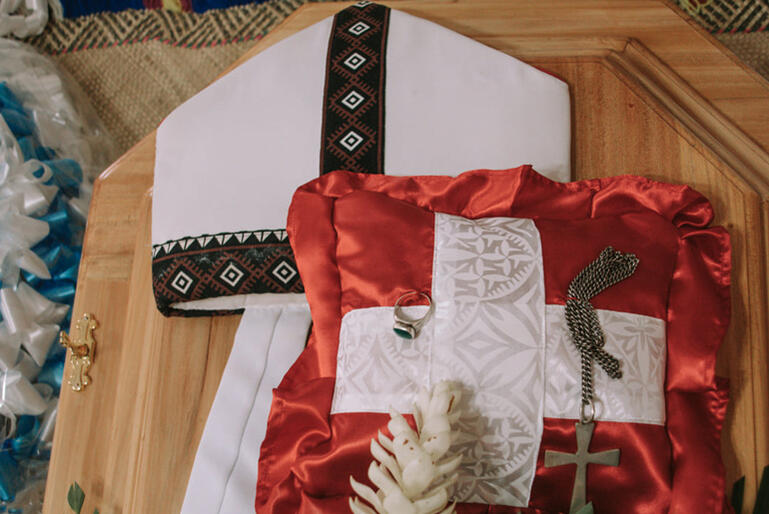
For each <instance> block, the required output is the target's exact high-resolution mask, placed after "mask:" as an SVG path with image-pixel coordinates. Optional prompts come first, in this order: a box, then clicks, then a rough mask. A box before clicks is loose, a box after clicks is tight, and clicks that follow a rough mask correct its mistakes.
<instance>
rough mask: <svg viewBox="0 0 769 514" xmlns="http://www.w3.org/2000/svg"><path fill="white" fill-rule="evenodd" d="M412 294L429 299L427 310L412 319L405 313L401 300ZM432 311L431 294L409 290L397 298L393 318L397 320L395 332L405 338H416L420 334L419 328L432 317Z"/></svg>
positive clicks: (394, 327) (394, 324) (394, 326)
mask: <svg viewBox="0 0 769 514" xmlns="http://www.w3.org/2000/svg"><path fill="white" fill-rule="evenodd" d="M411 296H421V297H422V298H424V299H425V300H427V306H428V309H427V312H426V313H425V315H424V316H422V317H421V318H419V319H411V318H408V317H406V315H405V314H403V309H401V304H400V303H401V301H402V300H405V299H406V298H409V297H411ZM432 312H433V301H432V299H431V298H430V295H428V294H427V293H421V292H419V291H409V292H408V293H405V294H403V295H401V296H400V298H398V299H397V300H395V307H394V308H393V320H395V323H393V332H395V335H397V336H398V337H402V338H403V339H415V338H416V337H417V336H418V335H419V330H420V329H421V328H422V325H424V324H425V322H426V321H427V318H429V317H430V314H432Z"/></svg>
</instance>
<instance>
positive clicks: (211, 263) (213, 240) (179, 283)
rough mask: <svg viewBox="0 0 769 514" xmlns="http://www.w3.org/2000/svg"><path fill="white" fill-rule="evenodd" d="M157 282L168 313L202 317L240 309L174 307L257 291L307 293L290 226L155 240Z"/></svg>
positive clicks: (162, 306) (161, 305)
mask: <svg viewBox="0 0 769 514" xmlns="http://www.w3.org/2000/svg"><path fill="white" fill-rule="evenodd" d="M152 254H153V258H152V286H153V291H154V294H155V301H156V303H157V306H158V309H159V310H160V312H161V313H163V314H165V315H171V314H174V315H182V316H199V315H210V314H230V313H233V312H239V310H236V311H229V310H222V311H214V312H211V311H194V310H184V309H174V308H173V307H172V305H173V304H175V303H180V302H189V301H193V300H204V299H207V298H216V297H220V296H232V295H245V294H255V293H302V292H304V286H303V285H302V283H301V280H300V279H299V272H298V270H297V266H296V261H295V259H294V254H293V252H292V250H291V246H290V245H289V242H288V237H287V235H286V231H285V230H257V231H241V232H229V233H220V234H214V235H201V236H196V237H185V238H181V239H177V240H174V241H167V242H165V243H162V244H157V245H154V246H153V248H152Z"/></svg>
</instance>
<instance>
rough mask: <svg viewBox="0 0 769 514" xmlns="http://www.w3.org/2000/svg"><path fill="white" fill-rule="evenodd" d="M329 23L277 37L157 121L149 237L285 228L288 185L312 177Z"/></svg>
mask: <svg viewBox="0 0 769 514" xmlns="http://www.w3.org/2000/svg"><path fill="white" fill-rule="evenodd" d="M331 23H332V19H331V18H329V19H327V20H324V21H322V22H320V23H318V24H315V25H313V26H311V27H309V28H307V29H305V30H303V31H301V32H299V33H297V34H295V35H294V36H292V37H290V38H286V39H284V40H283V41H280V42H279V43H276V44H275V45H273V46H272V47H270V48H268V49H267V50H265V51H264V52H262V53H261V54H259V55H258V56H257V57H256V58H254V59H251V60H249V61H247V62H245V63H244V64H243V65H241V66H238V67H237V68H235V69H234V70H233V71H231V72H230V73H228V74H227V75H225V76H224V77H222V78H221V79H220V80H218V81H216V82H214V83H213V84H212V85H211V86H209V87H207V88H206V89H204V90H203V91H201V92H200V93H198V94H197V95H195V96H194V97H193V98H191V99H190V100H188V101H187V102H185V103H184V104H183V105H182V106H181V107H179V108H178V109H176V110H175V111H174V112H172V113H171V114H170V115H169V116H168V118H166V120H165V121H163V123H162V124H161V125H160V127H159V128H158V131H157V142H156V156H155V185H154V192H153V200H152V242H153V244H158V243H163V242H165V241H168V240H172V239H180V238H183V237H188V236H199V235H202V234H218V233H220V232H238V231H247V230H258V229H274V228H275V229H277V228H283V227H285V224H286V213H287V210H288V205H289V203H290V202H291V195H292V194H293V193H294V190H295V189H296V187H297V186H298V185H300V184H302V183H304V182H306V181H307V180H309V179H310V178H312V177H313V176H317V174H318V156H319V155H320V140H321V138H320V132H321V123H322V118H321V116H322V114H323V112H322V109H321V105H322V102H323V84H324V83H325V76H326V49H327V47H328V39H329V34H330V31H331Z"/></svg>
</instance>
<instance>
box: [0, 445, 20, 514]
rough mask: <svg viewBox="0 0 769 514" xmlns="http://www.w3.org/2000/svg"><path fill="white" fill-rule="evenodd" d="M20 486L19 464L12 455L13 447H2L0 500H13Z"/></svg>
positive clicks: (0, 451) (0, 455)
mask: <svg viewBox="0 0 769 514" xmlns="http://www.w3.org/2000/svg"><path fill="white" fill-rule="evenodd" d="M20 486H21V473H20V472H19V464H18V462H16V459H14V458H13V455H11V449H10V448H3V449H0V500H3V501H6V502H10V501H13V499H14V498H15V497H16V492H17V491H18V490H19V487H20Z"/></svg>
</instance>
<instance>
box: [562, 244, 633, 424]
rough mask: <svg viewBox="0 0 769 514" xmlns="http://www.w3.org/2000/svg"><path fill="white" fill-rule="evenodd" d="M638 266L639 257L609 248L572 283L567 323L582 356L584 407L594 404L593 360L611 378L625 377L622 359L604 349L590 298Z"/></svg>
mask: <svg viewBox="0 0 769 514" xmlns="http://www.w3.org/2000/svg"><path fill="white" fill-rule="evenodd" d="M637 266H638V258H637V257H636V256H635V255H633V254H631V253H625V254H623V253H621V252H618V251H616V250H615V249H614V248H612V247H611V246H608V247H606V248H605V249H604V250H603V251H602V252H601V254H600V255H599V256H598V258H597V259H596V260H594V261H593V262H591V263H590V264H588V265H587V267H586V268H585V269H583V270H582V271H580V272H579V274H578V275H577V276H576V277H574V280H572V281H571V283H570V284H569V289H568V292H567V295H568V298H567V300H566V324H567V325H568V327H569V332H570V333H571V339H572V341H573V342H574V345H575V346H576V347H577V349H578V350H579V353H580V360H581V364H582V405H583V406H585V405H591V406H592V403H593V361H598V364H599V366H601V368H603V370H604V371H605V372H606V374H607V375H609V376H610V377H611V378H613V379H618V378H621V377H622V370H621V369H620V362H619V360H617V358H616V357H614V356H613V355H611V354H610V353H608V352H607V351H606V350H604V349H603V346H604V343H605V342H606V338H605V336H604V333H603V330H602V329H601V324H600V322H599V321H598V315H597V314H596V312H595V309H593V305H592V304H591V303H590V299H591V298H593V297H594V296H595V295H597V294H598V293H600V292H601V291H603V290H604V289H607V288H609V287H611V286H613V285H614V284H616V283H618V282H621V281H622V280H624V279H626V278H628V277H629V276H631V275H632V274H633V273H634V272H635V270H636V267H637ZM591 417H592V416H591Z"/></svg>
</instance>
